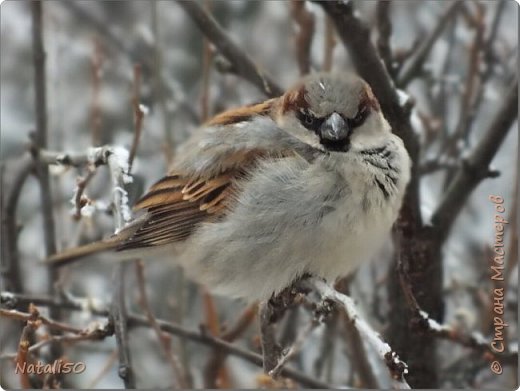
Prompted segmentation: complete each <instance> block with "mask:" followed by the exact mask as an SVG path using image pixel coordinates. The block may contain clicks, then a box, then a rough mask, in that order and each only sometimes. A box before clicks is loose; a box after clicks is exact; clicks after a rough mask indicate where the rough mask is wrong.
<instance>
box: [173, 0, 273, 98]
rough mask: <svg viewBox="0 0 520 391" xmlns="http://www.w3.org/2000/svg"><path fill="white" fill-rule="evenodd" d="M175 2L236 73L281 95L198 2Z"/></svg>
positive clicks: (263, 88) (265, 89)
mask: <svg viewBox="0 0 520 391" xmlns="http://www.w3.org/2000/svg"><path fill="white" fill-rule="evenodd" d="M177 4H179V5H180V6H181V7H182V8H183V9H184V11H186V13H187V14H188V15H189V16H190V18H191V19H192V20H193V22H194V23H195V24H196V25H197V27H198V28H199V29H200V31H201V32H202V33H203V34H204V35H205V36H206V37H207V38H208V39H209V40H210V41H211V42H212V43H213V45H215V47H216V48H217V49H218V50H219V51H220V53H222V55H223V56H224V57H225V58H226V59H227V60H228V61H229V62H230V63H231V65H232V68H233V70H234V71H235V72H236V74H237V75H239V76H241V77H242V78H244V79H245V80H247V81H249V82H250V83H251V84H253V85H255V86H256V87H258V88H259V89H260V90H261V91H263V92H264V94H266V95H267V96H269V97H276V96H280V95H282V93H283V89H282V88H280V87H279V86H278V85H277V84H276V83H275V82H274V81H273V80H272V79H271V77H270V76H268V75H267V73H266V72H264V71H263V70H261V69H260V67H259V66H258V65H256V64H255V62H254V61H253V60H251V58H250V57H249V56H248V55H247V54H246V53H244V51H243V50H242V49H240V48H239V47H238V46H237V45H236V44H235V43H234V42H233V41H232V40H231V39H230V38H229V37H228V35H227V34H226V33H225V32H224V30H223V29H222V27H221V26H220V25H219V24H218V23H217V21H216V20H215V19H214V18H213V16H211V15H210V14H209V13H208V12H206V11H205V10H204V8H203V7H202V6H201V5H200V4H199V3H197V2H195V1H177Z"/></svg>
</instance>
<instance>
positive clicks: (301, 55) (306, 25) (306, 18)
mask: <svg viewBox="0 0 520 391" xmlns="http://www.w3.org/2000/svg"><path fill="white" fill-rule="evenodd" d="M290 7H291V14H292V17H293V18H294V20H295V21H296V23H297V24H298V33H297V34H296V57H297V59H298V67H299V68H300V74H301V75H306V74H307V73H309V72H310V70H311V47H312V38H313V37H314V28H315V24H316V23H315V18H314V14H313V13H312V12H310V11H308V10H307V9H306V8H305V2H304V1H299V0H292V1H291V3H290Z"/></svg>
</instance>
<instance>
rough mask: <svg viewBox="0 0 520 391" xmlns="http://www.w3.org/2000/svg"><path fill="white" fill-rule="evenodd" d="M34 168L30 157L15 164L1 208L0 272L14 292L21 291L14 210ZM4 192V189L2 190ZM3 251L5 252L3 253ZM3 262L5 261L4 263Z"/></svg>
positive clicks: (21, 282) (16, 225) (16, 224)
mask: <svg viewBox="0 0 520 391" xmlns="http://www.w3.org/2000/svg"><path fill="white" fill-rule="evenodd" d="M33 168H34V163H33V161H32V159H30V158H28V157H27V156H25V157H24V158H22V160H21V161H20V162H19V163H18V164H17V167H16V172H15V174H14V180H13V183H12V185H11V187H10V189H8V190H5V193H6V195H5V205H3V208H4V209H3V210H2V243H3V246H2V254H3V256H2V267H3V268H5V269H4V270H3V271H2V273H3V275H4V277H5V280H4V281H5V284H6V286H7V287H9V289H10V290H12V291H14V292H23V281H22V274H21V270H20V267H21V265H20V258H19V253H18V232H19V229H18V223H17V220H16V211H17V207H18V200H19V199H20V195H21V194H22V189H23V186H24V184H25V182H26V180H27V178H29V175H30V173H31V170H32V169H33ZM4 189H5V188H4ZM2 194H4V191H2ZM4 251H5V253H4ZM4 262H5V263H4Z"/></svg>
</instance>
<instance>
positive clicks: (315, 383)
mask: <svg viewBox="0 0 520 391" xmlns="http://www.w3.org/2000/svg"><path fill="white" fill-rule="evenodd" d="M0 303H1V304H3V305H4V306H6V307H8V308H17V307H19V306H27V305H28V304H30V303H35V304H38V305H40V306H48V307H58V308H62V309H69V310H76V311H85V309H87V310H89V311H90V312H91V313H92V314H93V315H97V316H108V315H109V309H108V308H107V307H106V306H104V305H101V304H98V303H94V304H95V305H91V306H89V304H91V303H92V300H91V299H79V298H75V299H74V300H69V299H67V298H64V297H62V298H59V299H56V298H53V297H44V296H42V295H34V296H33V295H27V294H24V295H19V294H16V293H12V292H1V293H0ZM127 319H128V326H129V327H150V322H149V321H148V318H147V317H146V316H141V315H137V314H128V317H127ZM156 321H157V324H158V325H159V327H160V328H161V330H163V331H165V332H167V333H170V334H173V335H176V336H178V337H180V338H185V339H188V340H190V341H193V342H197V343H200V344H203V345H207V346H210V347H212V348H216V349H219V350H221V351H223V352H225V353H226V354H229V355H233V356H236V357H240V358H242V359H244V360H245V361H248V362H250V363H252V364H254V365H256V366H258V367H262V364H263V359H262V356H261V355H259V354H256V353H253V352H251V351H248V350H245V349H243V348H241V347H239V346H236V345H234V344H232V343H229V342H227V341H225V340H223V339H222V338H216V337H213V336H212V335H210V334H209V333H207V332H204V331H203V330H201V331H194V330H190V329H187V328H185V327H182V326H180V325H178V324H176V323H173V322H167V321H164V320H160V319H156ZM280 374H281V375H282V376H285V377H289V378H291V379H294V380H296V381H297V382H299V383H300V384H301V385H303V386H306V387H309V388H321V389H328V388H333V387H332V386H331V385H330V384H327V383H324V382H321V381H319V380H317V379H314V378H312V377H309V376H307V375H305V374H303V373H302V372H300V371H298V370H295V369H292V368H283V369H282V371H281V372H280Z"/></svg>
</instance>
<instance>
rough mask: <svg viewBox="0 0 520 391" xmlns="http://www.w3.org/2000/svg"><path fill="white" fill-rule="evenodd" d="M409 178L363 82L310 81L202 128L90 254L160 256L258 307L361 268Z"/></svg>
mask: <svg viewBox="0 0 520 391" xmlns="http://www.w3.org/2000/svg"><path fill="white" fill-rule="evenodd" d="M409 177H410V159H409V157H408V154H407V152H406V150H405V148H404V146H403V143H402V141H401V139H399V138H398V137H397V136H395V135H393V134H392V133H391V130H390V126H389V125H388V123H387V122H386V120H385V119H384V117H383V115H382V113H381V111H380V108H379V103H378V102H377V100H376V98H375V97H374V95H373V94H372V91H371V90H370V88H369V87H368V85H367V84H366V83H365V82H364V81H363V80H361V79H359V78H358V77H356V76H354V75H351V74H337V75H336V74H333V75H331V74H316V75H312V76H310V77H307V78H305V79H303V80H302V81H300V82H299V83H298V84H297V85H296V86H295V87H294V88H293V89H291V90H289V91H288V92H287V93H286V94H284V95H283V96H282V97H280V98H278V99H274V100H270V101H266V102H264V103H261V104H259V105H253V106H247V107H244V108H240V109H235V110H232V111H229V112H226V113H223V114H221V115H219V116H217V117H215V118H214V119H212V120H211V121H209V123H208V124H206V125H205V126H203V127H201V128H200V129H199V130H198V131H197V132H196V133H195V134H194V135H193V136H192V137H191V139H190V140H188V141H187V142H186V143H185V144H184V145H182V146H181V148H180V152H179V154H178V155H177V158H176V160H175V162H174V165H173V170H172V172H171V173H170V174H169V175H168V176H167V177H165V178H164V179H162V180H161V181H159V182H158V183H157V184H156V185H154V186H153V187H152V188H151V190H150V191H149V193H147V194H146V195H145V196H144V197H143V198H142V199H141V201H140V202H139V203H138V204H137V208H138V209H142V210H144V211H145V212H144V215H143V216H142V217H141V218H139V219H138V220H137V221H136V222H135V223H134V224H132V225H131V226H130V227H129V228H127V229H126V230H123V231H122V232H121V233H120V234H119V236H118V237H116V238H112V239H111V242H110V243H113V245H110V246H107V244H106V243H107V242H103V243H104V247H103V248H100V249H102V250H106V249H107V247H110V248H112V249H116V250H117V251H118V252H119V254H121V255H122V256H123V257H125V256H128V257H135V256H136V255H138V256H140V257H144V258H146V256H147V255H150V254H152V253H153V257H156V256H157V254H158V253H162V254H164V255H165V256H166V257H168V258H170V259H173V260H174V261H176V262H178V263H180V264H181V265H182V266H184V268H185V269H186V271H187V273H188V275H190V276H191V277H193V278H195V279H196V280H198V281H200V282H202V283H204V284H205V285H206V286H207V287H209V288H210V289H212V290H214V291H215V292H217V293H222V294H225V295H229V296H233V297H242V298H246V299H251V300H257V299H265V298H268V297H269V296H271V295H272V294H273V293H277V292H280V291H281V290H283V289H284V288H286V287H287V286H289V285H290V284H291V282H292V281H293V280H294V279H295V278H298V277H299V276H301V275H302V274H304V273H309V274H313V275H318V276H321V277H324V278H326V279H328V280H333V279H335V278H336V277H338V276H342V275H346V274H348V273H350V272H352V271H353V270H354V269H355V268H356V267H357V266H359V264H360V263H362V262H365V261H368V260H369V259H370V257H371V256H372V255H373V253H374V252H375V251H376V250H377V249H378V248H379V247H380V246H381V245H382V243H383V242H384V240H385V239H386V238H387V237H388V234H389V232H390V229H391V226H392V224H393V223H394V221H395V219H396V218H397V214H398V212H399V209H400V206H401V203H402V200H403V196H404V193H405V189H406V185H407V183H408V181H409ZM79 250H81V248H80V249H79ZM152 250H154V251H152ZM155 250H159V251H155ZM92 252H94V251H93V250H92V245H90V247H89V249H88V251H87V250H85V251H83V252H81V251H78V249H76V252H74V251H69V252H68V253H67V252H65V253H64V254H62V255H61V256H60V255H58V256H57V257H55V258H54V260H55V261H67V260H70V259H72V258H75V257H78V256H84V255H87V254H89V253H92ZM125 254H128V255H125Z"/></svg>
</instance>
